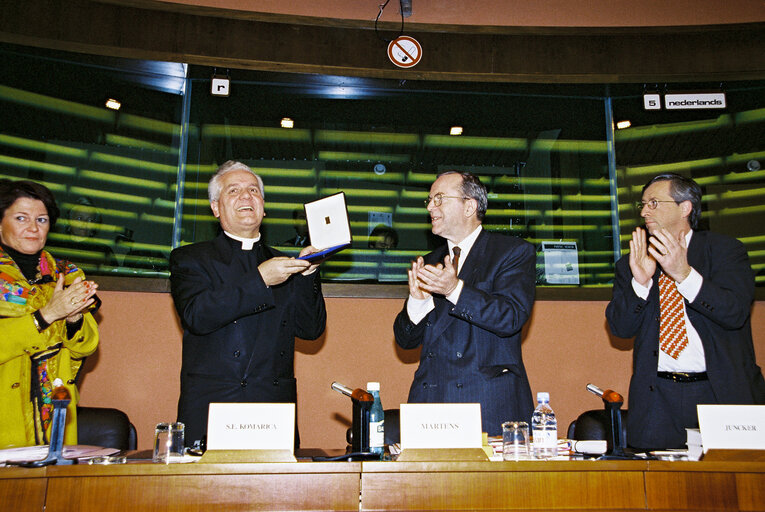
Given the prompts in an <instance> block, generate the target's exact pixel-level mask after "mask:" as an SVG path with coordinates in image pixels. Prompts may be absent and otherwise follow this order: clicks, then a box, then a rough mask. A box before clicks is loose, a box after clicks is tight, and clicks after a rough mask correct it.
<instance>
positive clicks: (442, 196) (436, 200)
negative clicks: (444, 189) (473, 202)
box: [425, 192, 470, 207]
mask: <svg viewBox="0 0 765 512" xmlns="http://www.w3.org/2000/svg"><path fill="white" fill-rule="evenodd" d="M448 198H452V199H470V198H469V197H467V196H447V195H445V194H442V193H440V192H439V193H438V194H436V195H434V196H433V197H431V196H428V198H427V199H426V200H425V206H426V207H427V206H428V205H429V204H430V202H431V201H433V204H434V205H435V206H441V203H443V202H444V199H448Z"/></svg>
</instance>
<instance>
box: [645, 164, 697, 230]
mask: <svg viewBox="0 0 765 512" xmlns="http://www.w3.org/2000/svg"><path fill="white" fill-rule="evenodd" d="M658 181H669V182H670V185H669V195H670V196H672V199H674V200H675V203H677V204H680V203H682V202H683V201H690V202H691V206H692V210H691V214H690V215H689V216H688V223H689V224H690V225H691V229H698V228H699V221H700V220H701V187H700V186H699V184H698V183H696V182H695V181H694V180H692V179H691V178H686V177H685V176H682V175H680V174H675V173H672V172H667V173H664V174H659V175H657V176H654V177H653V178H651V181H649V182H648V183H646V184H645V186H644V187H643V193H645V189H647V188H648V187H650V186H651V185H653V184H654V183H656V182H658Z"/></svg>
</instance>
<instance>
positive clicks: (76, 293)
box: [0, 180, 98, 448]
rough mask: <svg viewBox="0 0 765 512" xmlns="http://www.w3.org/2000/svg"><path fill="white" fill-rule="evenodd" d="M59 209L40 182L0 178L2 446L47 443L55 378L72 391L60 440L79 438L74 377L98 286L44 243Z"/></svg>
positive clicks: (91, 333) (90, 347) (92, 333)
mask: <svg viewBox="0 0 765 512" xmlns="http://www.w3.org/2000/svg"><path fill="white" fill-rule="evenodd" d="M58 216H59V210H58V207H57V206H56V201H55V199H54V197H53V194H52V193H51V192H50V190H48V189H47V188H46V187H44V186H43V185H40V184H38V183H34V182H32V181H9V180H0V219H2V220H1V221H0V448H10V447H16V446H30V445H35V444H47V443H48V442H49V435H50V423H51V419H52V413H53V409H52V405H51V399H50V395H51V391H52V387H53V383H54V381H55V380H56V379H61V381H62V382H63V385H64V386H65V387H66V388H67V389H68V390H69V393H70V395H71V397H72V401H71V403H70V405H69V408H68V410H67V418H66V419H67V421H66V433H65V437H64V443H65V444H77V426H76V421H77V419H76V411H75V407H76V405H77V400H78V394H77V389H76V387H75V378H76V377H77V372H78V371H79V369H80V365H81V364H82V361H83V359H84V358H85V357H86V356H88V355H90V354H92V353H93V352H95V350H96V347H97V346H98V328H97V326H96V322H95V320H94V319H93V315H92V314H91V310H92V309H93V308H94V307H95V306H96V304H97V303H98V298H97V297H96V296H95V293H96V288H97V287H98V285H96V284H95V283H94V282H92V281H86V280H85V276H84V274H83V272H82V270H80V269H78V268H77V267H75V266H74V265H73V264H71V263H69V262H66V261H62V260H56V259H54V258H53V257H52V256H51V255H50V254H49V253H48V252H46V251H44V250H43V247H44V246H45V242H46V241H47V238H48V231H49V230H50V229H51V228H52V227H53V226H54V225H55V223H56V219H58Z"/></svg>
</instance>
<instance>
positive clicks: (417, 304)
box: [406, 225, 483, 324]
mask: <svg viewBox="0 0 765 512" xmlns="http://www.w3.org/2000/svg"><path fill="white" fill-rule="evenodd" d="M481 229H483V227H482V226H480V225H479V226H478V227H477V228H475V231H473V232H472V233H470V234H469V235H468V236H466V237H465V238H464V239H463V240H462V241H461V242H460V243H458V244H455V243H454V242H451V241H449V240H447V241H446V245H447V247H448V248H449V256H450V257H451V258H452V261H454V246H455V245H456V246H459V248H460V260H459V261H458V262H457V275H459V273H460V270H462V265H463V264H464V263H465V260H466V259H467V256H468V254H469V253H470V249H472V248H473V244H475V241H476V239H477V238H478V235H479V234H481ZM464 285H465V283H464V282H463V281H462V279H459V280H458V282H457V287H456V288H454V290H452V293H450V294H449V295H447V296H446V300H448V301H449V302H451V303H452V304H457V301H458V300H459V298H460V293H462V287H463V286H464ZM435 307H436V305H435V303H434V302H433V296H432V295H428V296H427V297H425V298H424V299H415V298H414V297H412V296H411V294H410V295H409V300H408V301H406V312H407V314H408V315H409V319H410V320H411V321H412V322H414V323H415V324H419V323H420V322H421V321H422V319H423V318H425V317H426V316H428V313H430V312H431V311H432V310H433V309H435Z"/></svg>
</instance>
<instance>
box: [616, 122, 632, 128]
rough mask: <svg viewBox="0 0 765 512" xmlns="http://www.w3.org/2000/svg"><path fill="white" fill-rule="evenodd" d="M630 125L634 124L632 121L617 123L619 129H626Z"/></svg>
mask: <svg viewBox="0 0 765 512" xmlns="http://www.w3.org/2000/svg"><path fill="white" fill-rule="evenodd" d="M630 126H632V123H631V122H629V121H619V122H618V123H616V128H617V129H618V130H624V129H625V128H629V127H630Z"/></svg>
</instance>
